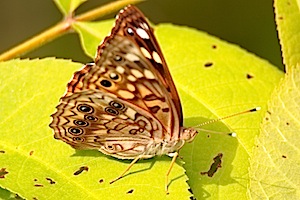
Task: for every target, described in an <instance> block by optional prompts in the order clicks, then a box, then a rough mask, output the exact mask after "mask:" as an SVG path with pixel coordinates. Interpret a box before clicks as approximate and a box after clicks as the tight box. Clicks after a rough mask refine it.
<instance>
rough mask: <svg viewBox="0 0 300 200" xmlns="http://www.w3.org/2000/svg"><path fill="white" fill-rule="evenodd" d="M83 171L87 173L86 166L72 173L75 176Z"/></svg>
mask: <svg viewBox="0 0 300 200" xmlns="http://www.w3.org/2000/svg"><path fill="white" fill-rule="evenodd" d="M83 171H89V168H88V167H87V166H82V167H80V168H79V169H78V170H77V171H76V172H74V175H75V176H77V175H79V174H81V173H82V172H83Z"/></svg>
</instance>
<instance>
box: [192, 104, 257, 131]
mask: <svg viewBox="0 0 300 200" xmlns="http://www.w3.org/2000/svg"><path fill="white" fill-rule="evenodd" d="M260 109H261V108H260V107H256V108H252V109H249V110H245V111H242V112H238V113H234V114H231V115H227V116H224V117H220V118H218V119H212V120H209V121H206V122H203V123H202V124H198V125H197V126H194V128H197V127H201V126H204V125H207V124H212V123H215V122H218V121H221V120H224V119H228V118H231V117H235V116H237V115H242V114H246V113H251V112H256V111H258V110H260Z"/></svg>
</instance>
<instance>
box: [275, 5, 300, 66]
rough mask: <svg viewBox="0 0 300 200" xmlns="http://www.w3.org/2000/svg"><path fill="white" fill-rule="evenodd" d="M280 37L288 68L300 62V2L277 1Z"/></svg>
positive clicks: (276, 8) (284, 59)
mask: <svg viewBox="0 0 300 200" xmlns="http://www.w3.org/2000/svg"><path fill="white" fill-rule="evenodd" d="M274 7H275V14H276V23H277V30H278V36H279V40H280V44H281V49H282V56H283V61H284V64H285V67H286V68H290V67H292V66H296V65H297V64H298V63H299V61H300V46H299V43H300V2H299V0H275V3H274Z"/></svg>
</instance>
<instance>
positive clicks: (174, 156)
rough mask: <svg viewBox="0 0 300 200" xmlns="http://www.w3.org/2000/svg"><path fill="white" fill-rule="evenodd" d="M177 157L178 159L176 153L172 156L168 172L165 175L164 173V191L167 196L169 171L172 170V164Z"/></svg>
mask: <svg viewBox="0 0 300 200" xmlns="http://www.w3.org/2000/svg"><path fill="white" fill-rule="evenodd" d="M177 157H178V152H175V153H174V154H173V158H172V162H171V164H170V167H169V169H168V171H167V173H166V182H165V191H166V193H167V194H169V191H168V185H169V174H170V172H171V170H172V168H173V166H174V163H175V161H176V158H177Z"/></svg>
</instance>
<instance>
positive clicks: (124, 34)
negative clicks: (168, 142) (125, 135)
mask: <svg viewBox="0 0 300 200" xmlns="http://www.w3.org/2000/svg"><path fill="white" fill-rule="evenodd" d="M83 90H99V91H102V92H106V93H110V94H113V95H114V96H115V97H116V98H119V99H122V100H124V101H128V102H129V103H131V104H134V105H136V106H138V107H139V108H141V109H143V110H144V111H145V112H148V113H151V114H152V116H153V118H155V119H156V120H158V121H159V122H160V123H161V124H162V127H163V129H164V133H165V134H170V136H171V137H173V136H174V137H175V138H177V137H178V133H179V128H180V126H182V114H181V107H180V101H179V97H178V94H177V91H176V88H175V86H174V84H173V81H172V78H171V76H170V73H169V71H168V68H167V66H166V63H165V60H164V58H163V56H162V53H161V50H160V48H159V46H158V44H157V41H156V39H155V37H154V35H153V31H152V29H151V28H150V26H149V24H148V23H147V22H146V20H145V17H144V16H143V14H142V13H141V12H140V11H138V10H137V9H136V8H135V7H133V6H128V7H126V8H125V9H124V10H123V11H121V12H120V14H119V15H118V17H117V20H116V25H115V27H114V28H113V30H112V33H111V35H110V36H108V37H106V38H105V39H104V41H103V42H102V44H101V45H100V46H99V47H98V54H97V56H96V59H95V64H87V65H86V66H85V67H84V68H83V69H82V70H81V71H78V72H76V73H75V74H74V77H73V80H72V81H71V82H70V83H69V84H68V92H67V94H66V96H69V95H72V94H73V93H76V92H79V91H83Z"/></svg>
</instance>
